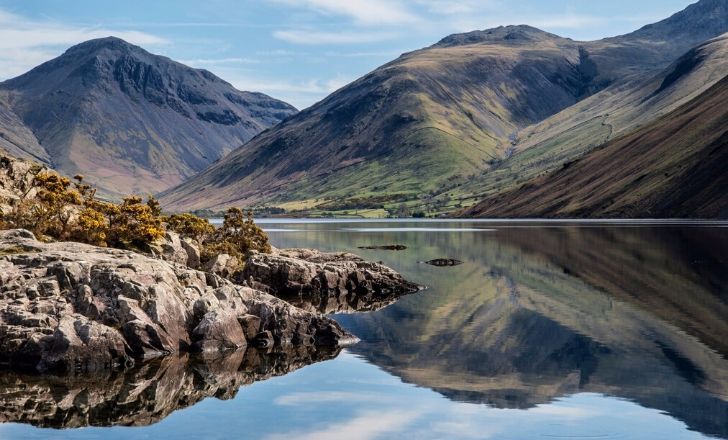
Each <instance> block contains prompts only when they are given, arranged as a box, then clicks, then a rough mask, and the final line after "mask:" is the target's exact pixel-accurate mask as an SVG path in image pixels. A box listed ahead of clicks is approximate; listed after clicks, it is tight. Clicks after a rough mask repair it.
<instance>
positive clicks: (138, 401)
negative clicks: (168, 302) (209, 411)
mask: <svg viewBox="0 0 728 440" xmlns="http://www.w3.org/2000/svg"><path fill="white" fill-rule="evenodd" d="M337 354H338V351H334V352H320V351H319V352H317V351H310V350H301V351H291V352H280V353H276V352H273V353H265V352H262V351H258V350H255V349H249V350H247V351H237V352H234V353H231V354H229V355H227V356H224V357H213V358H193V359H190V358H189V357H187V356H185V357H180V358H176V357H173V356H170V357H167V358H164V359H162V360H161V361H155V362H151V363H147V364H144V365H143V366H141V367H139V368H135V369H133V370H128V371H125V372H123V373H110V374H109V375H105V376H92V377H89V376H87V375H84V376H82V377H81V376H78V377H77V376H69V377H55V376H33V375H27V374H18V373H14V372H0V423H7V422H16V423H27V424H31V425H34V426H38V427H44V428H82V427H88V426H147V425H151V424H153V423H157V422H159V421H160V420H162V419H164V418H166V417H167V416H169V415H170V414H171V413H172V412H174V411H177V410H180V409H184V408H187V407H189V406H192V405H195V404H197V403H199V402H200V401H202V400H204V399H206V398H209V397H215V398H217V399H223V400H227V399H232V398H234V397H235V396H236V394H237V392H238V390H239V389H240V388H241V387H244V386H246V385H250V384H252V383H254V382H257V381H261V380H267V379H270V378H272V377H276V376H282V375H284V374H288V373H290V372H293V371H295V370H297V369H299V368H302V367H304V366H306V365H309V364H312V363H315V362H320V361H324V360H328V359H333V358H334V357H336V355H337Z"/></svg>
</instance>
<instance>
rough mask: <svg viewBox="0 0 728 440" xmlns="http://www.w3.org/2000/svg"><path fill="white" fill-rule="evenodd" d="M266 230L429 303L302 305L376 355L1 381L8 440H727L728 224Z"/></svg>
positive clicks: (173, 364) (307, 224) (292, 224)
mask: <svg viewBox="0 0 728 440" xmlns="http://www.w3.org/2000/svg"><path fill="white" fill-rule="evenodd" d="M259 223H260V224H261V225H262V226H263V227H264V229H266V230H267V231H268V233H269V235H270V237H271V241H272V242H273V244H274V245H275V246H277V247H312V248H318V249H321V250H327V251H351V252H355V253H357V254H359V255H361V256H362V257H364V258H366V259H370V260H375V261H382V262H384V263H385V264H387V265H389V266H391V267H393V268H394V269H396V270H398V271H400V272H401V273H402V274H403V275H404V276H405V277H407V278H408V279H410V280H412V281H414V282H417V283H419V284H422V285H425V286H427V289H426V290H423V291H421V292H418V293H415V294H412V295H408V296H405V297H402V298H400V299H399V300H398V301H396V302H393V303H391V304H390V303H388V302H387V303H381V304H357V303H356V302H351V301H350V302H346V301H328V302H319V303H316V304H306V303H302V304H301V305H302V306H304V307H309V308H312V309H318V310H323V311H333V312H336V313H335V314H334V315H333V316H334V318H335V319H336V320H338V321H339V322H340V323H341V324H342V325H343V326H344V327H346V328H347V329H348V330H350V331H351V332H352V333H354V334H355V335H357V336H358V337H359V338H360V339H361V342H359V343H358V344H356V345H354V346H351V347H348V348H346V349H344V350H343V351H341V352H335V353H323V354H319V355H317V357H315V358H307V357H306V356H304V355H301V354H291V355H290V356H285V357H273V356H271V357H266V356H264V355H261V356H258V357H255V358H249V355H248V354H246V355H245V356H243V354H237V355H234V356H233V357H232V358H231V359H229V361H226V362H220V361H215V362H207V363H206V362H204V360H203V361H198V362H197V363H196V364H195V365H193V366H190V365H188V364H187V363H185V362H181V361H180V362H177V361H165V362H162V363H159V364H154V365H150V366H148V367H145V369H142V370H139V371H135V372H133V373H129V374H127V375H120V376H109V377H107V378H94V379H93V380H90V379H88V380H83V379H67V378H43V377H31V376H23V375H15V374H11V373H3V374H0V396H4V397H1V398H0V401H1V402H3V403H2V405H0V421H3V422H6V423H3V424H0V438H3V439H5V438H38V439H41V438H42V439H47V438H60V439H65V438H83V439H105V440H110V439H115V438H135V439H144V438H152V439H159V438H181V439H186V438H190V439H203V438H204V439H207V438H220V439H223V438H230V437H234V438H266V439H284V438H295V439H340V438H343V439H347V440H354V439H387V438H416V439H441V438H448V439H460V438H462V439H471V438H472V439H483V438H493V439H532V438H550V439H559V438H561V439H575V438H580V439H595V438H599V439H609V438H619V439H699V438H728V358H727V356H728V223H721V222H659V221H657V222H656V221H633V222H616V221H587V222H533V221H491V222H488V221H465V220H462V221H461V220H451V221H411V220H402V221H397V220H386V221H385V220H381V221H356V220H352V221H340V220H339V221H311V220H261V221H259ZM392 244H401V245H405V246H406V247H407V249H405V250H399V251H394V250H379V249H359V247H367V246H381V245H392ZM434 258H453V259H457V260H460V261H462V262H463V264H461V265H457V266H447V267H435V266H430V265H427V264H423V263H422V262H423V261H426V260H430V259H434ZM358 310H359V311H358ZM360 310H367V311H364V312H362V311H360ZM228 363H229V365H231V366H232V367H228V366H227V365H228ZM241 364H242V365H249V368H246V369H243V368H240V367H238V366H239V365H241ZM286 373H287V374H286ZM180 389H184V390H186V391H185V393H183V394H180V393H178V392H177V391H178V390H180ZM11 396H12V398H11ZM9 402H11V403H12V405H9ZM131 424H133V425H137V426H135V427H122V426H112V427H108V426H109V425H131ZM59 427H82V428H76V429H56V428H59Z"/></svg>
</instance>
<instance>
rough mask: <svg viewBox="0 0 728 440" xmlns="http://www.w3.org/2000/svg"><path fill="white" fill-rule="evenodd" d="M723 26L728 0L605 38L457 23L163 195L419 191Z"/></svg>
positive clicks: (173, 200)
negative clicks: (457, 28)
mask: <svg viewBox="0 0 728 440" xmlns="http://www.w3.org/2000/svg"><path fill="white" fill-rule="evenodd" d="M725 31H728V10H727V8H726V4H725V1H717V2H716V1H711V0H702V1H701V2H698V3H697V4H696V5H693V6H691V7H689V8H687V9H686V10H685V11H682V12H680V13H678V14H676V15H675V16H673V17H671V18H669V19H667V20H664V21H662V22H660V23H657V24H654V25H651V26H648V27H646V28H643V29H641V30H639V31H636V32H634V33H632V34H628V35H624V36H621V37H615V38H611V39H606V40H601V41H595V42H576V41H572V40H569V39H564V38H561V37H558V36H556V35H552V34H549V33H546V32H543V31H539V30H538V29H534V28H531V27H528V26H509V27H500V28H496V29H491V30H486V31H476V32H471V33H467V34H459V35H452V36H450V37H447V38H445V39H443V40H442V41H440V42H439V43H438V44H435V45H433V46H431V47H429V48H426V49H422V50H419V51H415V52H411V53H407V54H404V55H402V56H401V57H400V58H398V59H397V60H395V61H393V62H391V63H389V64H386V65H384V66H382V67H380V68H379V69H377V70H375V71H374V72H372V73H370V74H368V75H366V76H364V77H363V78H361V79H359V80H357V81H355V82H353V83H352V84H350V85H348V86H346V87H344V88H342V89H340V90H339V91H337V92H335V93H334V94H332V95H331V96H329V97H328V98H326V99H325V100H323V101H322V102H320V103H318V104H316V105H314V106H313V107H311V108H309V109H307V110H305V111H303V112H301V113H300V114H298V115H296V116H295V117H293V118H290V119H288V120H287V121H285V123H283V124H281V125H279V126H276V127H275V128H273V129H271V130H268V131H266V132H264V133H262V134H261V135H259V136H257V137H256V138H255V139H253V140H252V141H251V142H250V143H248V144H247V145H245V146H243V147H242V148H240V149H238V150H236V151H235V152H233V153H232V154H231V155H230V156H229V157H228V158H227V159H226V160H225V161H224V162H222V163H218V164H215V165H213V166H212V167H210V168H208V169H207V170H206V171H204V172H203V173H201V174H200V175H199V176H196V177H195V178H193V179H191V180H190V181H189V182H186V183H185V184H183V185H181V186H179V187H176V188H174V189H172V190H170V191H167V192H165V193H164V194H163V197H162V200H163V203H164V204H165V205H166V206H167V207H169V208H171V209H175V210H183V209H194V208H221V207H225V206H229V205H235V204H258V205H260V204H272V205H278V206H285V205H286V204H289V205H290V204H293V205H295V204H299V205H300V206H307V207H315V208H319V209H333V208H335V207H336V206H343V205H347V204H352V205H359V206H361V205H367V204H371V203H373V202H374V201H376V202H377V203H382V204H383V203H387V202H391V201H392V200H396V201H398V202H399V201H400V200H414V199H417V198H420V197H421V196H423V195H424V194H428V193H433V192H437V191H441V190H442V189H443V188H450V187H454V185H457V184H459V183H463V182H466V181H467V180H469V178H471V177H472V176H476V175H479V174H482V173H484V172H487V171H488V170H490V169H491V168H492V167H493V165H494V164H497V163H498V162H499V161H500V160H502V159H504V158H507V157H509V156H510V155H511V154H512V153H513V151H514V150H513V148H512V142H514V141H515V139H516V136H517V133H518V131H519V130H522V129H524V128H526V127H528V126H530V125H532V124H534V123H538V122H541V121H543V120H544V119H546V118H548V117H550V116H552V115H554V114H556V113H558V112H560V111H562V110H564V109H566V108H568V107H570V106H572V105H574V104H576V103H577V102H579V101H581V100H583V99H584V98H586V97H588V96H590V95H592V94H593V93H596V92H598V91H600V90H602V89H604V88H605V87H608V86H610V85H612V86H614V85H616V84H617V83H620V82H622V81H627V80H634V78H638V77H642V76H644V75H648V74H649V75H653V74H654V72H655V71H656V70H657V71H659V70H661V69H664V68H665V67H667V66H668V65H669V64H670V63H671V62H673V61H674V60H675V59H677V58H678V57H679V56H680V55H681V54H683V53H685V52H686V51H687V50H689V49H690V48H691V47H694V46H695V45H697V44H699V43H701V42H703V41H705V40H706V39H708V38H711V37H715V36H717V35H719V34H721V33H722V32H725ZM370 202H371V203H370ZM334 210H335V209H334Z"/></svg>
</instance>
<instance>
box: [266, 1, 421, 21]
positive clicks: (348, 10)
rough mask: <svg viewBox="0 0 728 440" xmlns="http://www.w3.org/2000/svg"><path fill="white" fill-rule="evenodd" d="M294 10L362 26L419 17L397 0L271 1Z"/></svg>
mask: <svg viewBox="0 0 728 440" xmlns="http://www.w3.org/2000/svg"><path fill="white" fill-rule="evenodd" d="M272 1H273V2H275V3H281V4H285V5H287V6H290V7H295V8H305V9H308V10H311V11H314V12H316V13H319V14H322V15H339V16H345V17H349V18H350V19H352V20H353V21H354V22H355V23H357V24H359V25H364V26H382V25H402V24H412V23H417V22H419V21H420V17H418V16H417V15H416V14H414V13H413V12H411V11H410V10H408V9H407V8H406V7H405V6H404V5H403V4H402V3H401V2H399V1H397V0H272Z"/></svg>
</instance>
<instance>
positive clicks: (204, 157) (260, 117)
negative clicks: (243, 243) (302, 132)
mask: <svg viewBox="0 0 728 440" xmlns="http://www.w3.org/2000/svg"><path fill="white" fill-rule="evenodd" d="M3 96H4V98H5V102H6V103H7V106H5V107H4V106H2V105H0V123H2V124H1V125H0V126H1V127H5V128H2V129H0V131H2V132H4V133H5V132H8V133H9V134H7V135H5V134H4V135H3V137H2V138H0V139H5V140H6V141H8V142H10V143H11V144H12V145H14V147H13V148H6V149H8V150H9V151H10V152H11V153H14V149H21V150H23V151H24V152H25V156H26V157H27V156H28V155H29V156H32V157H34V158H36V159H37V160H41V161H43V162H45V163H47V164H49V165H52V166H53V167H54V168H55V169H57V170H59V171H61V172H62V173H65V174H68V175H73V174H76V173H80V174H84V175H86V176H87V177H88V180H89V181H90V182H91V183H94V184H96V185H97V186H99V187H100V188H101V190H102V191H104V192H106V193H109V194H116V195H118V194H126V193H132V192H136V193H141V192H156V191H161V190H163V189H165V188H168V187H170V186H172V185H175V184H178V183H180V182H182V181H183V180H184V179H186V178H187V177H190V176H192V175H193V174H195V173H196V172H198V171H200V170H201V169H203V168H205V167H206V166H208V165H209V164H211V163H212V162H214V161H215V160H217V159H219V158H220V157H222V156H223V155H224V154H225V153H227V152H229V151H230V150H232V149H233V148H235V147H237V146H239V145H241V144H242V143H244V142H246V141H248V140H249V139H250V138H252V137H253V136H254V135H256V134H258V133H259V132H261V131H263V130H265V129H266V128H268V127H270V126H272V125H275V124H277V123H278V122H280V121H281V120H282V119H285V118H286V117H288V116H290V115H292V114H294V113H295V112H296V110H295V109H294V108H293V107H291V106H290V105H288V104H286V103H283V102H281V101H277V100H275V99H272V98H270V97H268V96H266V95H263V94H260V93H250V92H241V91H238V90H236V89H234V88H233V87H232V86H231V85H230V84H228V83H226V82H225V81H223V80H221V79H220V78H218V77H216V76H214V75H213V74H211V73H210V72H208V71H205V70H198V69H192V68H189V67H187V66H184V65H182V64H179V63H176V62H174V61H172V60H170V59H168V58H165V57H161V56H157V55H153V54H150V53H149V52H147V51H145V50H143V49H141V48H139V47H137V46H133V45H131V44H128V43H126V42H125V41H123V40H120V39H118V38H113V37H110V38H104V39H99V40H91V41H87V42H85V43H82V44H79V45H77V46H74V47H72V48H70V49H68V50H67V51H66V52H65V53H64V54H63V55H61V56H60V57H58V58H56V59H54V60H51V61H48V62H46V63H44V64H42V65H40V66H38V67H36V68H35V69H33V70H31V71H30V72H28V73H26V74H24V75H22V76H19V77H17V78H14V79H11V80H8V81H5V82H3V83H0V97H3ZM8 110H9V111H11V112H12V113H14V114H15V118H14V119H13V120H12V123H11V118H12V115H10V116H8V117H4V116H3V115H4V114H6V113H8ZM8 114H9V113H8ZM6 121H8V123H7V124H6V123H5V122H6ZM20 122H22V125H24V127H26V129H25V130H24V131H25V133H24V134H25V135H26V136H25V138H20V139H16V140H13V139H12V138H11V137H12V136H13V133H16V135H15V137H16V138H17V137H18V135H17V132H18V129H17V128H13V127H17V126H19V125H20ZM8 127H9V128H8ZM28 131H30V132H32V134H33V136H34V137H35V139H32V137H31V136H30V135H28V133H27V132H28ZM34 141H35V142H34ZM38 143H39V144H40V146H42V148H40V149H39V146H38ZM16 155H21V156H22V155H23V154H16Z"/></svg>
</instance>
